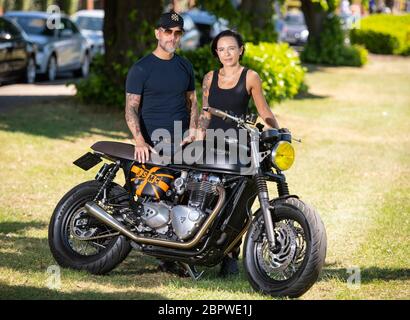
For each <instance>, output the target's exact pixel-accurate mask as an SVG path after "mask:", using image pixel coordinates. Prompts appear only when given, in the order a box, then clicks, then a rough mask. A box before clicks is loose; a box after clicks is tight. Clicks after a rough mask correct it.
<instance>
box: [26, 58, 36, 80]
mask: <svg viewBox="0 0 410 320" xmlns="http://www.w3.org/2000/svg"><path fill="white" fill-rule="evenodd" d="M23 81H24V83H29V84H32V83H34V82H35V81H36V61H35V59H34V57H30V58H29V59H28V62H27V67H26V70H25V73H24V79H23Z"/></svg>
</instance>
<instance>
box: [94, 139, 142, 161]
mask: <svg viewBox="0 0 410 320" xmlns="http://www.w3.org/2000/svg"><path fill="white" fill-rule="evenodd" d="M91 149H93V150H94V151H96V152H99V153H104V154H106V155H107V156H111V157H114V158H121V159H127V160H134V145H132V144H130V143H123V142H114V141H98V142H96V143H94V144H93V145H92V146H91Z"/></svg>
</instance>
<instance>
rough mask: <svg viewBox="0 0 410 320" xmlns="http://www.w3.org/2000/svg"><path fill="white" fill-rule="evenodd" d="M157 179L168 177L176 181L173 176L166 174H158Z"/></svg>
mask: <svg viewBox="0 0 410 320" xmlns="http://www.w3.org/2000/svg"><path fill="white" fill-rule="evenodd" d="M157 177H166V178H171V179H174V177H173V176H171V175H169V174H165V173H158V174H157Z"/></svg>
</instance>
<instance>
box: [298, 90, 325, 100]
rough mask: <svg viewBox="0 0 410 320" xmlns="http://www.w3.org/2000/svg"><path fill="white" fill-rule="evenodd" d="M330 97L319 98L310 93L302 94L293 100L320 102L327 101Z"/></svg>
mask: <svg viewBox="0 0 410 320" xmlns="http://www.w3.org/2000/svg"><path fill="white" fill-rule="evenodd" d="M327 98H329V96H319V95H316V94H313V93H310V92H300V93H298V94H297V95H296V96H295V97H294V98H293V99H295V100H319V99H327Z"/></svg>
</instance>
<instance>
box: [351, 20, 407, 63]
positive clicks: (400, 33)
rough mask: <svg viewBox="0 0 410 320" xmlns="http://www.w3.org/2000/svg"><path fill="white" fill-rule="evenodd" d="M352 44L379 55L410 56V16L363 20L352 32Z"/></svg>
mask: <svg viewBox="0 0 410 320" xmlns="http://www.w3.org/2000/svg"><path fill="white" fill-rule="evenodd" d="M350 40H351V42H352V43H356V44H361V45H364V46H365V47H366V48H367V50H369V51H370V52H373V53H379V54H401V55H409V54H410V14H405V15H388V14H376V15H371V16H368V17H366V18H364V19H362V20H361V22H360V29H353V30H352V31H351V32H350Z"/></svg>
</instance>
